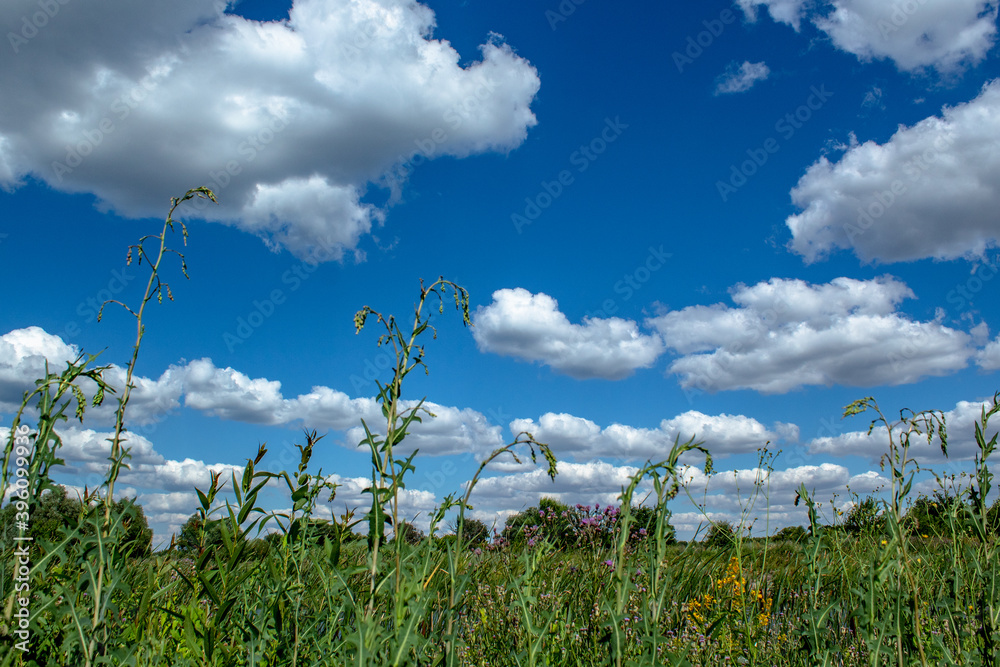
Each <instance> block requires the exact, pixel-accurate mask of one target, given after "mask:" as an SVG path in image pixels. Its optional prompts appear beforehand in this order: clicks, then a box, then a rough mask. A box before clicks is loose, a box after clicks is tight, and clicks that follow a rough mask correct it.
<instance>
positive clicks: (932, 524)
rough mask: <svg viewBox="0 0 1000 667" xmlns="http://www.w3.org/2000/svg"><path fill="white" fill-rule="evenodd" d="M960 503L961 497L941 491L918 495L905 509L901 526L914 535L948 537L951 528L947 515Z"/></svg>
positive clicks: (957, 507)
mask: <svg viewBox="0 0 1000 667" xmlns="http://www.w3.org/2000/svg"><path fill="white" fill-rule="evenodd" d="M961 504H962V500H961V498H959V497H958V496H952V495H949V494H948V493H945V492H943V491H935V492H934V496H933V497H928V496H924V495H920V496H918V497H917V499H916V500H915V501H914V502H913V505H911V506H910V508H909V509H908V510H907V511H906V515H905V516H904V517H903V527H904V528H905V529H906V530H907V532H909V533H911V534H915V535H928V536H936V537H942V536H945V537H950V536H951V533H952V529H951V527H950V526H949V521H948V517H949V515H951V514H952V513H953V512H955V511H956V510H957V509H959V507H960V506H961Z"/></svg>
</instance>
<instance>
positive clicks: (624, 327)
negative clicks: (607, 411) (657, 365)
mask: <svg viewBox="0 0 1000 667" xmlns="http://www.w3.org/2000/svg"><path fill="white" fill-rule="evenodd" d="M474 323H475V325H476V326H475V329H473V335H474V336H475V338H476V343H477V344H478V346H479V349H480V350H482V351H484V352H494V353H496V354H502V355H506V356H511V357H517V358H520V359H525V360H528V361H538V362H540V363H542V364H545V365H547V366H550V367H551V368H552V369H553V370H555V371H557V372H560V373H564V374H566V375H569V376H570V377H574V378H578V379H586V378H604V379H608V380H617V379H621V378H624V377H627V376H629V375H631V374H632V372H633V371H634V370H635V369H637V368H648V367H649V366H651V365H652V364H653V362H655V361H656V359H657V357H659V356H660V354H662V353H663V349H664V348H663V341H661V340H660V338H659V336H657V335H655V334H653V335H649V334H643V333H640V332H639V327H638V326H637V325H636V323H635V322H632V321H629V320H623V319H621V318H617V317H611V318H607V319H602V318H584V321H583V324H572V323H571V322H570V321H569V319H567V318H566V316H565V315H564V314H563V313H561V312H560V311H559V304H558V303H557V302H556V300H555V299H553V298H552V297H550V296H549V295H547V294H532V293H531V292H529V291H528V290H526V289H523V288H520V287H518V288H516V289H502V290H497V291H496V292H494V293H493V303H491V304H490V305H488V306H486V307H480V308H479V309H478V310H477V311H476V314H475V317H474Z"/></svg>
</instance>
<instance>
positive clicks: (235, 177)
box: [0, 0, 540, 260]
mask: <svg viewBox="0 0 1000 667" xmlns="http://www.w3.org/2000/svg"><path fill="white" fill-rule="evenodd" d="M230 4H231V3H227V2H223V1H222V0H177V1H176V2H170V3H135V2H129V1H128V0H109V1H108V2H105V3H104V4H102V7H101V11H100V12H97V13H95V12H94V11H93V9H92V7H90V6H88V5H87V4H86V3H76V2H70V3H60V4H59V6H58V13H56V14H55V15H54V16H53V17H52V18H51V19H50V20H49V21H48V23H47V25H45V26H44V27H43V28H42V29H39V30H37V34H35V33H34V32H33V33H32V34H31V37H30V39H23V38H22V34H21V33H22V28H23V24H22V20H23V18H24V17H25V16H30V15H31V14H32V13H34V12H37V11H38V6H37V3H36V2H34V0H11V1H9V2H4V3H3V4H2V5H0V28H2V31H0V32H2V33H3V34H4V35H6V36H7V38H6V39H5V41H10V42H11V43H10V44H5V47H6V48H5V49H3V50H2V51H0V89H3V90H16V91H19V92H18V94H17V95H4V96H2V97H0V187H2V188H4V189H8V190H10V189H12V188H16V187H17V186H18V185H19V184H20V183H21V182H24V179H25V178H26V177H30V178H34V179H38V180H41V181H43V182H45V183H46V184H48V185H49V186H51V187H53V188H55V189H57V190H60V191H63V192H70V193H78V192H82V193H90V194H93V195H95V196H96V197H97V198H98V201H99V202H100V205H101V206H103V207H105V208H108V209H111V210H113V211H115V212H117V213H119V214H121V215H124V216H128V217H144V216H148V215H153V214H155V215H160V214H161V213H162V209H163V207H164V205H165V204H166V203H167V202H168V199H169V197H170V196H176V195H178V194H180V193H183V192H184V191H186V190H187V189H188V188H191V187H196V186H200V185H208V186H209V187H212V188H213V189H214V190H215V191H216V193H217V194H218V196H219V199H220V202H221V205H220V206H218V207H215V206H202V205H201V202H199V203H198V206H195V207H194V208H191V207H188V208H186V209H184V210H183V211H182V212H181V214H183V215H191V216H194V217H203V218H205V219H209V220H214V221H218V222H222V223H225V224H228V225H232V226H234V227H237V228H239V229H242V230H245V231H247V232H250V233H253V234H255V235H257V236H260V237H261V238H263V239H264V240H265V242H267V243H268V244H269V245H270V246H271V247H272V248H275V249H277V248H287V249H288V250H290V251H291V252H293V253H294V254H296V255H297V256H299V257H301V258H309V257H313V256H316V255H317V253H316V250H317V248H318V249H320V250H322V252H321V253H319V256H321V257H322V258H323V260H330V259H338V258H340V257H342V256H343V255H344V253H346V252H350V251H353V250H355V249H356V246H357V244H358V241H359V239H360V238H361V237H362V236H364V235H365V234H367V233H368V232H369V231H370V230H371V228H372V226H373V225H374V224H378V223H379V222H380V221H381V218H382V216H383V214H384V210H383V209H379V208H376V206H374V205H373V204H372V203H370V202H367V201H366V200H365V196H366V193H367V192H368V190H369V188H370V187H372V185H373V184H374V185H376V186H379V187H383V188H387V189H388V190H389V192H390V193H391V194H392V195H393V196H394V197H398V195H399V190H400V187H401V185H402V183H403V182H404V181H405V180H406V176H407V175H408V173H409V172H410V171H411V170H412V169H413V168H414V167H415V166H418V165H419V164H421V163H423V162H424V161H426V160H430V159H434V158H437V157H441V156H445V155H449V156H455V157H465V156H468V155H470V154H473V153H482V152H486V151H501V152H505V151H509V150H511V149H513V148H515V147H517V146H518V145H519V144H520V143H521V142H522V141H523V140H524V139H525V137H526V135H527V129H528V128H529V127H532V126H533V125H535V123H536V119H535V116H534V114H533V113H532V112H531V109H530V105H531V102H532V101H533V99H534V96H535V94H536V93H537V91H538V89H539V85H540V84H539V78H538V74H537V72H536V70H535V69H534V67H532V66H531V65H530V63H528V62H527V61H526V60H525V59H523V58H521V57H520V56H517V55H515V54H514V52H513V50H512V49H511V48H509V47H508V46H507V45H506V44H505V43H504V42H503V40H502V38H500V37H498V36H495V35H494V36H492V37H491V38H490V39H489V40H488V41H487V42H486V43H485V44H483V45H482V46H481V47H480V51H481V53H480V54H479V58H478V60H476V61H475V62H467V61H468V60H469V55H471V54H464V57H463V56H462V55H460V54H459V53H458V52H457V51H456V50H455V49H454V48H452V46H451V44H450V43H449V42H447V41H446V40H444V39H440V38H436V37H435V36H434V28H435V17H434V12H433V11H431V10H430V9H429V8H428V7H427V6H425V5H422V4H419V3H418V2H415V1H414V0H296V1H295V2H294V3H293V4H292V7H291V9H290V10H289V15H288V18H287V19H285V20H282V21H271V22H259V21H252V20H248V19H244V18H242V17H240V16H236V15H233V14H227V13H225V10H226V8H227V7H228V6H229V5H230ZM12 35H13V37H11V36H12ZM463 61H466V62H463Z"/></svg>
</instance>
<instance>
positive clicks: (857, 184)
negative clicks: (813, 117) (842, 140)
mask: <svg viewBox="0 0 1000 667" xmlns="http://www.w3.org/2000/svg"><path fill="white" fill-rule="evenodd" d="M792 200H793V201H794V203H795V204H796V206H798V207H799V208H801V209H803V210H802V212H801V213H798V214H796V215H792V216H791V217H789V218H788V220H787V224H788V228H789V229H790V230H791V232H792V240H791V243H790V247H791V248H792V250H794V251H795V252H797V253H799V254H800V255H802V256H803V257H805V259H806V260H807V261H810V262H812V261H815V260H817V259H820V258H822V257H823V256H824V255H826V254H828V253H829V252H830V251H832V250H835V249H837V248H849V249H853V250H854V253H855V254H856V255H857V256H858V257H859V258H860V259H862V260H863V261H866V262H876V261H881V262H899V261H907V260H914V259H920V258H924V257H933V258H935V259H955V258H958V257H963V256H973V255H976V256H978V255H982V254H983V252H984V251H985V249H986V248H987V247H990V246H994V245H996V244H997V242H998V239H1000V235H998V228H997V225H996V210H997V208H998V207H1000V80H995V81H992V82H990V83H988V84H987V85H986V86H984V87H983V90H982V92H981V93H980V95H979V96H978V97H976V98H975V99H974V100H972V101H971V102H968V103H966V104H960V105H958V106H956V107H952V108H945V109H944V111H943V113H942V115H941V116H940V117H938V116H931V117H929V118H926V119H924V120H923V121H921V122H919V123H917V124H916V125H914V126H913V127H909V128H906V127H904V128H900V129H899V131H897V132H896V134H894V135H893V136H892V137H891V138H890V139H889V140H888V141H887V142H886V143H884V144H878V143H875V142H874V141H867V142H865V143H863V144H857V143H855V144H854V145H852V146H850V147H849V148H848V149H847V151H846V152H845V153H844V155H843V156H842V157H841V158H840V159H839V160H838V161H836V162H830V161H829V160H828V159H826V158H825V157H823V158H820V159H819V161H817V162H816V163H815V164H813V165H812V166H811V167H809V169H808V170H807V171H806V173H805V175H804V176H802V178H801V179H800V180H799V182H798V185H796V186H795V188H794V189H792Z"/></svg>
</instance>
